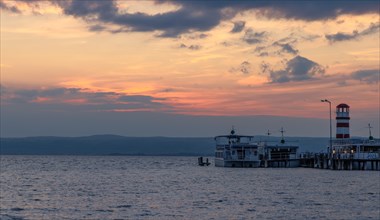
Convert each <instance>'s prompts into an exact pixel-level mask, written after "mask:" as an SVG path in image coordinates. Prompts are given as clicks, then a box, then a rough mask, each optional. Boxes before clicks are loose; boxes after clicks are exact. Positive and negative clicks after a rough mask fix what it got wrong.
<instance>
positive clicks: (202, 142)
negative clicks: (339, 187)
mask: <svg viewBox="0 0 380 220" xmlns="http://www.w3.org/2000/svg"><path fill="white" fill-rule="evenodd" d="M263 140H268V141H279V140H280V137H273V136H270V137H268V136H255V140H254V141H263ZM285 140H287V141H298V142H299V145H300V150H299V152H320V151H323V150H325V149H326V147H327V144H328V138H327V137H326V138H322V137H319V138H315V137H286V138H285ZM214 148H215V142H214V138H213V137H191V138H186V137H182V138H181V137H124V136H118V135H94V136H84V137H51V136H50V137H22V138H15V137H12V138H0V155H89V156H213V155H214V150H215V149H214Z"/></svg>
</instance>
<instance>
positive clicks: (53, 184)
mask: <svg viewBox="0 0 380 220" xmlns="http://www.w3.org/2000/svg"><path fill="white" fill-rule="evenodd" d="M0 159H1V160H0V165H1V166H0V169H1V175H0V177H1V178H0V219H1V220H3V219H7V220H8V219H380V172H378V171H331V170H318V169H307V168H283V169H264V168H256V169H244V168H216V167H214V166H209V167H199V166H198V165H197V158H194V157H129V156H99V157H95V156H88V157H86V156H1V157H0Z"/></svg>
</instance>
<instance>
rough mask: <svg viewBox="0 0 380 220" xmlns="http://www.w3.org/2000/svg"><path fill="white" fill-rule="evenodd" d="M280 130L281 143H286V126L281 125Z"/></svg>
mask: <svg viewBox="0 0 380 220" xmlns="http://www.w3.org/2000/svg"><path fill="white" fill-rule="evenodd" d="M280 132H281V144H284V143H285V140H284V132H285V131H284V128H283V127H281V130H280Z"/></svg>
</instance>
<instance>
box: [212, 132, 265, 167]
mask: <svg viewBox="0 0 380 220" xmlns="http://www.w3.org/2000/svg"><path fill="white" fill-rule="evenodd" d="M215 141H216V149H215V166H217V167H259V165H260V160H259V154H258V147H259V146H258V144H257V143H255V142H253V136H248V135H236V134H235V130H234V129H232V130H231V133H230V134H229V135H221V136H216V137H215Z"/></svg>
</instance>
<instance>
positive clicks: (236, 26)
mask: <svg viewBox="0 0 380 220" xmlns="http://www.w3.org/2000/svg"><path fill="white" fill-rule="evenodd" d="M233 23H234V27H233V28H232V30H231V31H230V32H231V33H239V32H241V31H243V29H244V27H245V21H236V22H233Z"/></svg>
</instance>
